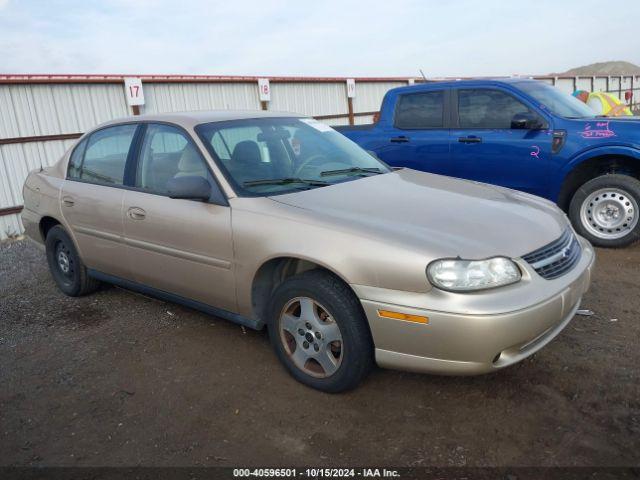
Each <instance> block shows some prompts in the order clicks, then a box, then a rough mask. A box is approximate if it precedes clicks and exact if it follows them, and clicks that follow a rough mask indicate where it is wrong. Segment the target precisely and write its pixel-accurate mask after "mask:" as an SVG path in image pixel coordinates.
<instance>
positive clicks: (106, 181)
mask: <svg viewBox="0 0 640 480" xmlns="http://www.w3.org/2000/svg"><path fill="white" fill-rule="evenodd" d="M137 128H138V125H137V124H126V125H116V126H112V127H107V128H103V129H101V130H97V131H96V132H94V133H92V134H91V135H90V136H89V137H87V138H86V139H85V140H83V141H82V142H81V143H80V144H78V146H77V147H76V148H75V150H74V151H73V153H72V154H71V158H70V160H69V169H68V172H67V179H66V180H65V182H64V184H63V186H62V192H61V195H60V203H61V210H62V215H63V216H64V219H65V220H66V222H67V223H68V225H69V226H70V228H71V232H72V234H73V237H74V238H75V241H76V244H77V246H78V249H79V250H80V256H81V257H82V260H83V261H84V263H85V264H86V265H87V267H88V268H91V269H95V270H98V271H100V272H104V273H108V274H110V275H115V276H117V277H122V278H129V277H130V274H131V271H130V269H129V264H128V262H127V260H126V255H125V250H124V245H123V244H122V235H123V226H122V202H123V199H124V192H125V190H124V189H123V185H124V183H125V169H126V164H127V158H130V156H131V151H132V145H133V144H134V142H133V139H134V136H135V134H136V129H137Z"/></svg>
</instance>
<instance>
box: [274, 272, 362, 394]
mask: <svg viewBox="0 0 640 480" xmlns="http://www.w3.org/2000/svg"><path fill="white" fill-rule="evenodd" d="M268 328H269V337H270V339H271V344H272V345H273V348H274V350H275V351H276V354H277V355H278V358H279V359H280V361H281V362H282V363H283V364H284V366H285V367H286V368H287V370H288V371H289V373H290V374H291V375H292V376H293V377H294V378H295V379H296V380H298V381H299V382H302V383H304V384H305V385H308V386H310V387H313V388H316V389H318V390H322V391H325V392H332V393H336V392H343V391H345V390H349V389H352V388H355V387H356V386H357V385H358V384H359V383H360V382H361V381H362V380H363V379H364V378H365V377H366V376H367V374H368V373H369V371H370V369H371V367H372V365H373V342H372V340H371V334H370V332H369V326H368V324H367V321H366V319H365V316H364V312H363V311H362V306H361V305H360V302H359V301H358V299H357V298H356V296H355V295H354V294H353V292H352V291H351V290H350V289H349V287H347V286H346V285H345V284H344V283H343V282H342V281H341V280H340V279H338V278H336V277H335V276H333V275H331V274H330V273H328V272H324V271H321V270H310V271H307V272H304V273H301V274H299V275H296V276H293V277H290V278H288V279H287V280H285V281H284V282H283V283H282V284H281V285H280V286H279V287H278V288H277V289H276V291H275V293H274V295H273V297H272V299H271V303H270V306H269V323H268Z"/></svg>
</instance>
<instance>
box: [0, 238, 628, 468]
mask: <svg viewBox="0 0 640 480" xmlns="http://www.w3.org/2000/svg"><path fill="white" fill-rule="evenodd" d="M598 255H599V258H598V265H597V268H596V272H595V278H594V283H593V285H592V288H591V291H590V292H589V293H588V294H587V296H586V298H585V300H584V303H583V308H589V309H591V310H593V311H594V312H595V315H594V316H592V317H584V316H578V317H576V318H575V319H574V320H573V322H572V323H571V324H570V325H569V326H568V327H567V329H566V330H565V331H564V332H563V333H562V334H561V335H560V336H559V337H558V338H557V339H556V340H555V341H553V342H552V343H551V344H550V345H549V346H547V347H546V348H544V349H543V350H542V351H540V352H539V353H538V354H536V355H535V356H533V357H531V358H529V359H527V360H525V361H524V362H522V363H520V364H518V365H515V366H513V367H510V368H508V369H505V370H503V371H500V372H498V373H496V374H492V375H487V376H481V377H458V378H456V377H437V376H427V375H415V374H409V373H402V372H394V371H389V370H381V369H378V370H376V371H374V372H373V374H372V375H371V376H370V377H369V379H368V380H367V381H366V382H365V383H364V384H363V385H362V386H361V387H360V388H359V389H357V390H356V391H353V392H350V393H347V394H342V395H328V394H323V393H319V392H316V391H314V390H311V389H308V388H306V387H304V386H302V385H300V384H298V383H296V382H295V381H294V380H293V379H291V378H290V377H289V376H288V375H287V373H286V372H285V371H284V369H283V368H282V367H281V366H280V365H279V363H278V362H277V360H276V357H275V355H274V354H273V353H272V352H271V349H270V346H269V343H268V339H267V336H266V334H265V333H261V332H253V331H249V330H247V331H244V330H243V329H242V328H241V327H238V326H236V325H233V324H231V323H228V322H225V321H224V320H220V319H217V318H214V317H210V316H207V315H204V314H201V313H199V312H196V311H193V310H190V309H187V308H183V307H180V306H177V305H174V304H170V303H166V302H163V301H158V300H155V299H150V298H147V297H144V296H141V295H137V294H134V293H131V292H128V291H126V290H122V289H119V288H115V287H104V288H102V289H101V290H100V291H99V292H97V293H95V294H93V295H90V296H87V297H83V298H69V297H66V296H64V295H63V294H62V293H60V292H59V291H58V290H57V289H56V287H55V285H54V283H53V281H52V279H51V277H50V276H49V273H48V271H47V269H46V264H45V258H44V255H43V253H42V252H41V251H40V250H39V249H37V248H36V247H35V246H34V245H33V244H31V243H29V242H26V241H22V242H14V243H9V244H5V245H2V246H0V302H1V303H0V386H1V388H0V465H14V466H43V465H46V466H99V465H105V466H106V465H108V466H114V465H117V466H122V465H127V466H133V465H154V466H163V465H164V466H167V465H172V466H179V465H183V466H195V465H255V466H267V465H280V466H281V465H304V464H307V465H308V464H314V465H324V466H326V465H353V464H357V465H367V464H377V465H394V466H427V465H440V466H485V465H490V466H505V465H510V466H513V465H544V466H558V465H562V466H638V465H640V448H639V447H640V382H639V379H640V369H639V367H638V366H639V365H640V350H639V349H638V338H640V316H639V314H640V291H639V289H638V280H639V276H640V273H639V272H640V245H636V246H634V247H633V248H628V249H624V250H600V251H598Z"/></svg>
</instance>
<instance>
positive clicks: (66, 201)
mask: <svg viewBox="0 0 640 480" xmlns="http://www.w3.org/2000/svg"><path fill="white" fill-rule="evenodd" d="M75 203H76V202H75V201H74V200H73V198H71V197H68V196H65V197H62V204H63V205H64V206H65V207H73V205H74V204H75Z"/></svg>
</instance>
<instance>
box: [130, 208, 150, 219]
mask: <svg viewBox="0 0 640 480" xmlns="http://www.w3.org/2000/svg"><path fill="white" fill-rule="evenodd" d="M127 215H129V218H131V219H133V220H144V218H145V217H146V216H147V212H145V211H144V210H143V209H141V208H138V207H131V208H130V209H129V210H127Z"/></svg>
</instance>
